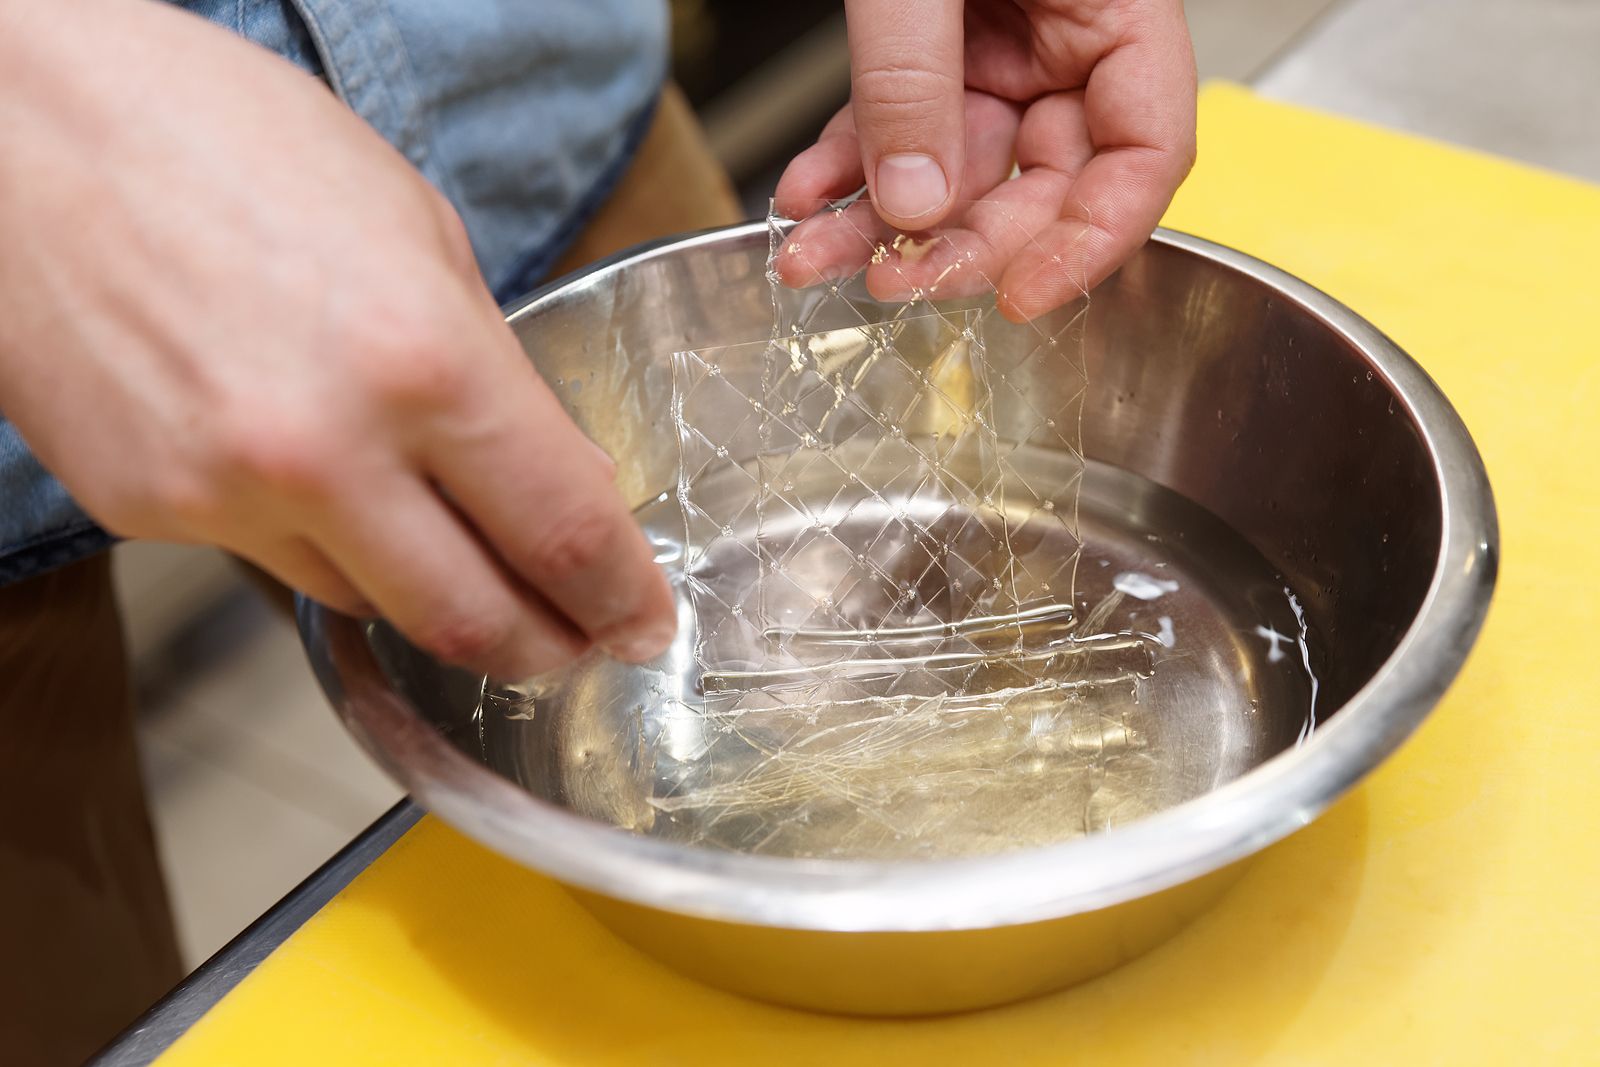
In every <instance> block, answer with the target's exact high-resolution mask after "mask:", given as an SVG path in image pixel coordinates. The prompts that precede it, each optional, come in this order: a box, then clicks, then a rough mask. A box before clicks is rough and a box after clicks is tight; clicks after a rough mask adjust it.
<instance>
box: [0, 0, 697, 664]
mask: <svg viewBox="0 0 1600 1067" xmlns="http://www.w3.org/2000/svg"><path fill="white" fill-rule="evenodd" d="M0 31H3V32H0V128H4V129H5V130H6V131H7V136H6V147H5V151H4V152H0V190H4V192H3V195H0V247H4V248H5V250H6V253H5V255H4V256H0V410H4V411H5V413H6V414H7V416H8V417H10V418H11V420H12V421H13V422H14V423H15V424H16V425H17V427H18V429H19V430H20V431H21V432H22V434H23V436H24V438H25V439H26V440H27V441H28V442H29V444H30V446H31V447H32V448H33V449H34V450H35V451H36V453H37V454H38V456H39V457H40V459H41V460H42V461H43V462H44V463H45V465H46V466H47V467H48V468H49V469H50V470H51V471H52V472H54V473H55V474H56V475H57V476H58V477H60V478H61V480H62V481H63V482H64V484H65V485H66V486H67V487H68V488H69V489H70V490H71V491H72V493H73V495H74V496H75V497H76V498H77V499H78V500H79V501H80V502H81V503H82V505H83V506H84V507H85V509H86V510H87V511H88V512H89V513H90V514H91V515H93V516H94V517H95V518H96V519H97V520H98V521H100V522H101V523H103V524H104V525H105V526H106V527H107V528H108V529H110V530H112V531H113V532H115V533H118V534H121V535H125V536H133V537H152V538H161V539H167V540H177V541H191V542H208V543H213V544H217V545H221V546H222V547H224V548H227V549H229V550H230V551H233V552H235V553H238V554H239V555H241V556H244V557H246V558H248V559H250V560H252V561H254V562H255V563H257V564H259V565H260V566H262V567H263V568H265V569H266V570H268V571H270V572H272V573H273V574H274V575H276V576H277V577H279V578H280V579H282V580H283V581H285V582H287V583H288V584H290V585H292V586H294V587H296V588H298V589H301V590H304V591H305V592H307V593H308V594H310V595H311V596H313V597H315V598H317V599H318V600H321V601H323V602H325V603H327V604H328V605H330V606H332V607H334V608H336V609H339V610H343V611H346V612H350V613H363V614H364V613H368V612H370V611H373V610H375V611H377V612H379V613H382V614H383V615H384V616H386V617H387V618H388V619H389V620H390V621H392V622H393V623H394V624H395V625H396V626H397V627H398V628H399V629H400V630H401V631H402V632H403V633H405V634H406V635H407V636H408V637H409V638H410V639H411V640H413V641H415V642H416V643H417V644H419V645H421V646H422V647H424V648H426V649H428V650H430V651H432V652H434V653H436V654H437V655H439V656H441V657H442V658H444V659H447V660H450V661H453V662H458V663H462V664H465V665H469V666H473V667H477V668H479V669H482V670H486V671H489V672H491V673H494V674H496V675H499V676H502V677H520V676H525V675H528V674H531V673H536V672H539V671H543V670H547V669H550V668H552V667H555V666H558V665H560V664H562V663H564V662H566V661H568V660H570V659H572V658H573V657H575V656H577V655H579V654H580V653H582V652H583V651H584V650H585V649H587V648H588V647H589V646H590V645H591V644H595V645H599V646H600V647H602V648H604V649H605V650H606V651H608V652H610V653H611V654H612V655H615V656H617V657H618V658H621V659H624V660H630V661H642V660H645V659H648V658H651V657H652V656H654V655H656V654H658V653H659V652H661V651H662V650H663V649H664V648H665V647H666V645H667V644H668V643H669V641H670V640H671V637H672V634H673V630H674V626H675V613H674V609H673V603H672V596H671V593H670V590H669V588H668V586H667V583H666V580H665V578H664V576H663V575H662V573H661V571H660V569H659V568H658V567H656V566H655V564H654V563H653V561H652V554H651V551H650V548H649V546H648V545H647V543H646V542H645V539H644V537H643V535H642V534H641V533H640V531H639V529H638V527H637V525H636V524H635V523H634V522H633V520H632V518H631V516H630V515H629V512H628V508H627V506H626V504H625V502H624V501H623V499H622V497H621V495H620V493H618V491H617V490H616V489H615V488H614V486H613V484H612V478H613V475H614V472H615V468H614V466H613V465H612V463H611V461H610V460H609V458H608V457H606V456H605V455H604V453H602V452H601V450H600V449H599V448H598V447H596V446H595V445H593V444H592V443H591V442H589V441H588V440H587V439H586V438H585V437H584V436H583V435H582V434H581V433H580V432H579V431H578V429H577V428H576V427H575V426H574V425H573V424H572V422H571V421H569V420H568V419H567V418H566V416H565V414H564V413H563V412H562V410H561V407H560V405H559V403H558V402H557V400H556V399H555V397H554V396H553V395H552V393H551V392H550V390H549V389H547V388H546V387H545V385H544V383H543V382H542V381H541V380H540V379H539V377H538V375H537V374H536V373H535V372H534V370H533V368H532V366H531V365H530V364H529V362H528V360H527V358H526V357H525V356H524V354H523V352H522V350H521V347H520V346H519V344H518V342H517V340H516V339H515V338H514V337H513V335H512V333H511V331H510V330H509V329H508V327H507V326H506V324H505V322H504V320H503V319H502V317H501V315H500V312H499V310H498V308H497V307H496V306H495V303H494V301H493V299H492V298H491V296H490V295H489V293H488V291H487V290H486V288H485V286H484V283H483V281H482V279H481V278H480V276H479V275H478V272H477V268H476V265H475V263H474V260H473V256H472V250H471V248H470V246H469V244H468V241H467V237H466V234H465V231H464V230H463V228H462V226H461V223H460V220H459V219H458V218H457V216H456V214H455V212H454V211H453V210H452V208H451V207H450V205H449V204H448V203H447V202H446V201H445V200H444V198H443V197H441V196H440V195H439V194H438V193H437V192H435V191H434V190H433V189H432V188H431V187H430V186H429V185H428V184H427V182H426V181H425V180H424V179H423V178H422V177H421V176H420V175H419V174H417V173H416V172H415V171H414V170H413V169H412V168H411V167H410V166H409V165H407V163H406V162H405V160H404V159H403V158H402V157H401V156H400V155H399V154H398V153H396V152H395V151H393V150H392V149H391V148H390V147H389V146H388V145H387V144H386V143H385V142H384V141H383V140H382V139H381V138H380V137H378V135H377V134H375V133H374V132H373V131H372V130H370V129H369V128H368V127H367V126H366V125H364V124H363V123H362V122H361V121H360V120H359V119H358V118H356V117H355V116H354V115H353V114H351V113H350V112H349V111H348V110H347V109H346V108H344V107H343V106H342V105H341V104H340V103H339V102H338V101H337V100H336V99H335V98H334V97H333V95H332V94H331V93H329V92H328V91H327V89H326V88H325V87H324V86H323V85H321V84H320V83H319V82H317V81H316V80H314V79H312V78H310V77H307V76H306V75H304V74H302V73H301V72H299V71H298V70H296V69H294V68H293V67H292V66H291V65H289V64H287V63H285V62H283V61H281V60H280V59H278V58H277V57H275V56H272V55H270V54H269V53H267V52H265V51H264V50H261V49H259V48H257V47H255V46H253V45H250V44H247V43H245V42H243V41H240V40H238V39H236V38H234V37H232V36H231V35H229V34H227V33H226V32H224V31H221V30H218V29H215V28H214V27H212V26H210V25H208V24H206V23H204V22H202V21H201V20H199V19H196V18H194V17H192V16H190V15H187V14H183V13H180V12H178V11H176V10H173V9H171V8H168V7H167V6H166V5H165V4H157V3H149V2H145V0H138V2H128V3H121V4H96V3H85V2H81V0H58V2H56V3H51V4H36V3H32V2H29V0H0Z"/></svg>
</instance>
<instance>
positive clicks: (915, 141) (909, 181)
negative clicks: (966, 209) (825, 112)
mask: <svg viewBox="0 0 1600 1067" xmlns="http://www.w3.org/2000/svg"><path fill="white" fill-rule="evenodd" d="M961 11H962V0H846V2H845V15H846V18H847V20H848V23H849V30H850V101H851V110H852V111H853V113H854V116H855V125H856V133H857V135H858V136H859V137H860V139H861V163H862V166H863V167H864V168H865V170H866V178H867V188H868V189H870V190H871V191H872V200H873V203H874V204H875V205H876V206H877V210H878V214H879V215H881V216H883V219H884V221H885V222H888V223H889V224H890V225H892V226H896V227H899V228H901V229H911V230H915V229H926V228H928V227H930V226H933V225H935V224H936V223H938V222H939V221H940V220H941V219H943V218H944V216H945V215H946V214H947V213H948V212H949V210H950V206H951V199H952V198H953V197H954V195H955V189H956V184H957V182H958V181H959V179H960V176H961V173H962V170H963V168H964V166H965V161H964V159H963V155H964V153H965V148H966V132H965V131H966V120H965V113H964V107H965V102H966V96H965V92H964V83H965V78H964V75H963V70H962V27H961Z"/></svg>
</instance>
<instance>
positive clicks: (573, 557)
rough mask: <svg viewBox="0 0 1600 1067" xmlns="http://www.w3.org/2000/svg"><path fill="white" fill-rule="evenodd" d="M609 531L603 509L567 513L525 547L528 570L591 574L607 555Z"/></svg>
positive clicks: (585, 508) (584, 508)
mask: <svg viewBox="0 0 1600 1067" xmlns="http://www.w3.org/2000/svg"><path fill="white" fill-rule="evenodd" d="M612 527H613V523H612V518H611V515H610V514H609V513H608V512H607V511H606V510H605V509H604V508H603V507H600V506H598V505H594V504H588V505H584V506H581V507H576V508H573V509H570V510H569V511H567V512H566V513H565V514H564V515H563V516H561V517H560V518H559V519H558V520H557V521H555V522H552V523H550V524H549V525H548V526H547V527H546V528H545V529H544V530H543V531H542V532H541V534H540V535H539V536H537V537H536V538H535V539H534V540H533V542H532V543H531V544H530V545H529V546H528V549H527V559H526V560H525V562H526V563H527V565H528V569H529V570H531V571H532V572H533V573H535V574H544V575H563V574H572V573H575V572H580V571H589V570H593V569H594V568H596V567H599V566H600V565H601V564H603V563H604V562H605V561H606V560H607V558H608V557H609V556H610V555H611V540H612Z"/></svg>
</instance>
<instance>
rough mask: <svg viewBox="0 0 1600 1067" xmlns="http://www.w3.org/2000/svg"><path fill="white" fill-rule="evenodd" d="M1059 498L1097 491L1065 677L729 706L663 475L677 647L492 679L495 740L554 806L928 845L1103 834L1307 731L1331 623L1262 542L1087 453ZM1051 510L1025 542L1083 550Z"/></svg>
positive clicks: (753, 834) (756, 838) (880, 855)
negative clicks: (1055, 540) (695, 602)
mask: <svg viewBox="0 0 1600 1067" xmlns="http://www.w3.org/2000/svg"><path fill="white" fill-rule="evenodd" d="M1068 462H1071V463H1076V462H1079V461H1078V460H1076V459H1075V458H1069V457H1065V456H1062V455H1060V454H1059V453H1049V452H1042V451H1040V452H1036V453H1035V454H1032V455H1030V456H1026V457H1023V459H1022V460H1021V461H1019V463H1018V464H1017V476H1018V477H1021V478H1030V479H1032V480H1034V482H1035V484H1050V479H1049V478H1048V477H1047V476H1046V473H1047V472H1043V471H1037V470H1036V471H1032V472H1030V469H1029V464H1033V465H1035V466H1036V467H1042V466H1045V465H1050V464H1063V463H1068ZM1033 474H1039V475H1040V476H1039V477H1038V478H1036V479H1033V478H1032V475H1033ZM1056 480H1057V481H1059V480H1060V479H1059V478H1058V479H1056ZM818 499H821V500H824V501H826V500H828V499H830V498H829V497H828V496H827V495H826V494H822V495H820V496H819V497H818ZM1061 503H1062V508H1063V509H1069V508H1071V507H1073V505H1074V503H1076V507H1077V512H1076V514H1077V535H1078V537H1079V538H1081V545H1082V549H1081V556H1079V557H1078V560H1077V566H1076V576H1075V580H1074V581H1073V583H1072V585H1073V589H1072V609H1073V613H1074V615H1075V625H1078V627H1079V629H1078V634H1079V636H1080V637H1081V636H1085V634H1084V631H1085V630H1087V632H1088V633H1087V636H1088V637H1089V638H1090V640H1086V641H1085V642H1084V643H1083V645H1082V648H1083V650H1084V654H1083V655H1080V656H1077V657H1076V659H1074V661H1073V662H1072V663H1071V664H1069V665H1068V667H1067V668H1066V669H1064V670H1063V671H1061V672H1058V673H1060V674H1061V675H1062V677H1061V678H1058V679H1057V681H1058V682H1064V684H1061V685H1054V686H1051V687H1048V688H1046V689H1043V690H1040V689H1037V688H1035V689H1033V690H1029V691H1025V692H1020V693H1011V694H1010V696H1008V697H1007V698H1006V699H1003V700H999V701H993V700H991V701H988V702H984V701H981V700H980V701H976V702H973V701H968V702H966V703H963V702H962V701H960V700H956V701H950V700H943V699H941V700H936V701H924V700H921V699H920V698H918V699H916V700H910V701H908V700H907V699H905V698H901V697H895V698H893V699H884V698H881V697H875V698H873V699H872V700H866V701H862V700H844V699H840V700H833V701H830V700H822V701H818V700H817V699H815V697H814V695H813V698H812V699H809V700H807V701H805V702H802V703H798V704H796V703H790V702H788V701H787V700H786V699H777V700H773V699H767V698H766V695H765V694H761V693H757V694H756V697H757V698H761V699H755V698H749V697H739V698H737V699H735V700H734V702H733V704H731V705H727V704H724V705H717V704H716V702H715V701H714V700H710V699H708V697H707V696H706V695H705V692H704V691H705V689H706V687H707V678H706V672H705V671H704V670H703V669H702V668H701V666H700V664H699V663H698V662H697V661H696V656H695V641H696V633H695V630H694V624H695V613H694V611H693V610H692V609H691V605H690V594H689V590H688V588H687V584H686V582H685V580H684V576H683V574H682V571H681V559H682V556H683V551H682V547H681V546H682V543H683V540H684V524H683V519H682V516H681V513H680V509H679V507H678V504H677V501H676V500H674V499H672V498H671V497H670V496H668V495H667V494H663V495H662V497H661V498H658V499H657V500H656V501H654V502H652V503H651V504H650V505H647V506H646V507H644V508H642V509H640V510H639V512H638V513H637V517H638V519H639V521H640V522H641V524H642V525H643V527H644V529H645V530H646V532H647V533H648V534H649V535H650V537H651V538H652V540H653V541H654V542H655V543H656V544H657V545H658V546H660V555H661V558H662V560H663V563H664V565H665V566H666V567H667V568H668V570H669V573H670V572H672V570H673V568H674V566H675V565H676V566H677V567H678V572H677V574H676V575H675V583H676V586H677V589H678V592H679V595H680V602H681V616H682V626H681V632H680V637H679V640H678V642H677V644H676V646H675V647H674V649H673V650H671V651H670V652H669V653H668V654H667V655H666V656H665V657H663V659H662V660H660V661H658V662H657V663H655V664H653V665H651V666H649V667H629V666H625V665H621V664H618V663H615V662H612V661H610V660H607V659H605V658H603V657H600V656H592V657H589V658H586V659H585V660H583V661H582V662H580V663H579V664H578V665H576V666H575V667H574V668H572V669H571V670H569V671H567V672H564V673H563V674H561V675H559V676H555V677H547V678H544V679H540V680H539V682H538V684H537V686H536V687H511V688H507V689H501V690H491V691H489V692H488V693H487V694H486V698H485V700H484V704H483V707H482V708H481V709H480V715H479V720H478V726H479V731H480V741H481V744H482V754H483V758H484V759H485V761H486V762H488V763H489V764H490V765H491V766H493V767H494V768H495V769H496V770H498V771H500V772H501V773H502V774H504V775H506V776H507V777H509V778H511V779H512V780H514V781H516V782H518V783H520V784H521V785H523V786H524V787H526V788H528V789H529V790H530V791H532V792H534V793H535V794H536V795H539V796H541V797H544V798H545V799H548V800H550V801H552V802H554V803H557V804H559V805H562V806H564V807H567V808H569V809H572V810H574V811H576V812H578V813H580V814H583V815H586V816H588V817H591V818H594V819H597V820H599V821H602V822H606V823H610V824H613V825H617V826H621V827H624V828H627V829H630V830H633V831H635V832H638V833H642V834H649V835H652V836H656V837H661V838H666V839H669V840H673V841H676V842H680V843H684V844H689V845H694V846H700V847H710V848H719V849H727V850H734V851H744V852H753V853H762V854H767V855H777V856H791V857H825V858H873V859H918V858H933V857H944V856H956V855H975V854H985V853H994V852H999V851H1008V850H1013V849H1018V848H1026V847H1033V846H1040V845H1045V844H1052V843H1057V842H1061V841H1065V840H1068V839H1071V838H1073V837H1078V836H1081V835H1084V834H1088V833H1095V832H1100V831H1104V830H1107V829H1110V828H1113V827H1115V826H1118V825H1122V824H1125V823H1127V822H1130V821H1132V820H1134V819H1138V818H1140V817H1142V816H1144V815H1147V814H1151V813H1153V812H1156V811H1159V810H1162V809H1165V808H1169V807H1172V806H1174V805H1176V804H1180V803H1182V802H1184V801H1186V800H1189V799H1192V798H1194V797H1197V796H1200V795H1201V794H1204V793H1206V792H1208V791H1209V790H1212V789H1214V788H1216V787H1217V786H1219V785H1221V784H1223V783H1225V782H1227V781H1230V780H1232V779H1234V778H1236V777H1238V776H1239V775H1241V774H1243V773H1244V772H1246V771H1248V770H1249V769H1251V768H1252V767H1254V766H1256V765H1258V764H1259V763H1261V762H1262V761H1264V760H1266V759H1267V758H1269V757H1271V756H1272V755H1274V754H1276V753H1278V752H1280V751H1283V750H1284V749H1286V748H1289V747H1291V746H1293V745H1295V744H1296V743H1298V742H1300V741H1302V740H1303V739H1304V738H1305V737H1306V736H1307V735H1308V734H1309V731H1310V729H1311V727H1312V725H1313V724H1314V721H1315V699H1316V687H1317V680H1316V675H1315V673H1314V671H1315V666H1316V663H1317V662H1318V658H1319V652H1318V649H1317V638H1316V635H1315V634H1314V633H1313V632H1311V631H1309V630H1308V629H1307V626H1306V624H1305V622H1304V619H1303V613H1302V612H1301V610H1300V605H1299V601H1298V600H1297V598H1296V596H1295V594H1294V592H1293V591H1292V590H1291V589H1290V588H1289V587H1288V585H1287V584H1286V583H1285V582H1284V580H1283V578H1282V577H1281V576H1280V575H1278V574H1277V573H1276V572H1275V571H1274V570H1273V568H1272V567H1271V566H1269V565H1268V564H1267V562H1266V561H1265V560H1264V559H1263V557H1262V556H1261V554H1260V553H1259V552H1257V551H1256V550H1255V549H1254V548H1252V547H1251V546H1250V545H1249V544H1248V543H1247V542H1246V541H1245V540H1244V539H1243V538H1242V537H1240V536H1239V535H1238V534H1237V533H1235V532H1234V531H1233V530H1232V529H1230V528H1229V527H1228V526H1227V525H1225V524H1224V523H1223V522H1221V520H1219V519H1217V518H1216V517H1215V516H1214V515H1212V514H1211V513H1209V512H1207V511H1206V510H1204V509H1203V508H1200V507H1199V506H1197V505H1195V504H1193V503H1192V502H1190V501H1188V500H1186V499H1185V498H1183V497H1181V496H1179V495H1177V494H1175V493H1173V492H1171V491H1169V490H1167V489H1164V488H1162V487H1160V486H1157V485H1155V484H1153V483H1151V482H1149V481H1147V480H1144V479H1142V478H1139V477H1137V476H1135V475H1133V474H1131V473H1129V472H1127V471H1124V470H1120V469H1117V468H1113V467H1109V466H1106V465H1104V464H1099V463H1094V462H1090V463H1089V464H1088V465H1087V468H1086V471H1085V475H1084V478H1083V481H1082V485H1081V491H1080V493H1079V495H1078V499H1077V500H1076V501H1075V502H1074V501H1072V500H1070V499H1069V500H1064V501H1062V502H1061ZM823 518H824V521H831V520H830V517H829V516H828V515H827V514H826V513H825V512H824V515H823ZM835 518H836V519H837V522H838V527H837V530H836V532H837V533H838V535H839V539H840V540H841V541H843V542H844V543H846V544H850V543H851V541H852V538H856V539H857V540H858V542H859V543H861V544H866V543H868V541H869V540H870V538H871V537H872V536H873V532H874V531H876V530H878V529H880V528H881V522H880V521H879V519H878V518H877V517H875V516H873V515H872V514H870V513H869V512H868V511H867V509H863V508H859V507H856V508H851V509H848V510H846V511H845V512H843V513H841V514H840V515H838V516H836V517H835ZM1034 518H1035V517H1034V516H1026V515H1024V516H1010V515H1008V521H1010V522H1013V523H1015V524H1016V525H1017V528H1018V530H1019V531H1020V533H1019V536H1020V537H1022V538H1024V539H1025V538H1027V537H1028V536H1030V534H1029V531H1030V529H1034V527H1035V526H1036V527H1037V529H1036V533H1037V536H1036V537H1035V539H1034V540H1035V542H1036V543H1034V544H1033V545H1032V546H1031V549H1030V551H1032V552H1034V553H1035V554H1038V553H1040V552H1043V553H1045V554H1046V555H1048V554H1049V553H1051V552H1052V551H1056V552H1058V553H1059V554H1060V555H1061V556H1062V557H1066V556H1068V555H1070V553H1071V552H1073V551H1075V550H1076V549H1077V548H1078V545H1077V543H1062V544H1061V545H1059V546H1052V545H1050V544H1049V543H1040V542H1047V541H1048V538H1050V537H1053V536H1059V531H1061V530H1062V529H1063V527H1062V525H1061V523H1060V521H1059V519H1057V518H1055V517H1054V516H1048V517H1047V516H1038V517H1037V518H1038V519H1039V520H1040V521H1039V522H1038V523H1037V524H1035V522H1034ZM1046 519H1048V521H1045V520H1046ZM750 521H752V522H753V520H750ZM852 524H859V526H860V527H861V529H860V530H852V528H851V527H852ZM755 536H756V533H755V530H754V529H753V527H751V528H746V527H740V528H738V529H734V530H733V532H732V536H729V537H725V538H723V539H722V540H723V541H724V542H725V543H726V545H727V546H730V548H729V550H730V551H731V552H733V554H734V557H735V558H740V554H741V553H743V554H745V556H746V557H747V556H748V552H749V549H748V547H747V546H748V545H749V544H750V543H752V542H753V540H754V538H755ZM713 562H715V561H713ZM702 614H703V613H702ZM1097 635H1098V636H1097ZM1096 642H1098V643H1096ZM893 684H896V685H900V684H901V683H900V682H894V683H893ZM979 689H980V690H982V689H983V687H982V686H980V687H979ZM859 691H860V690H859V686H857V687H856V688H853V689H852V692H859ZM719 707H721V708H722V709H723V710H721V711H719V710H718V708H719Z"/></svg>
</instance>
